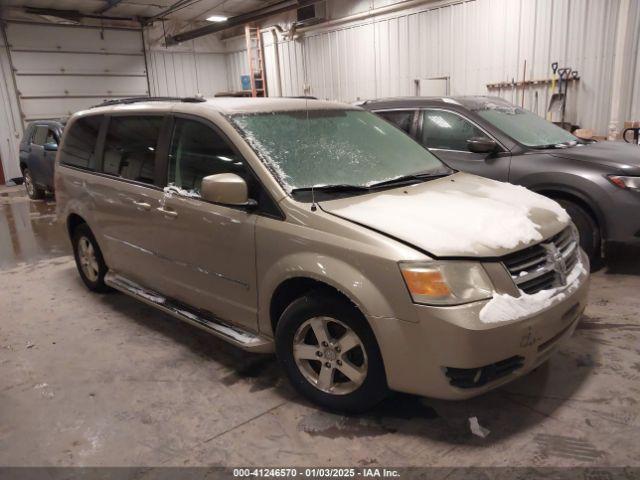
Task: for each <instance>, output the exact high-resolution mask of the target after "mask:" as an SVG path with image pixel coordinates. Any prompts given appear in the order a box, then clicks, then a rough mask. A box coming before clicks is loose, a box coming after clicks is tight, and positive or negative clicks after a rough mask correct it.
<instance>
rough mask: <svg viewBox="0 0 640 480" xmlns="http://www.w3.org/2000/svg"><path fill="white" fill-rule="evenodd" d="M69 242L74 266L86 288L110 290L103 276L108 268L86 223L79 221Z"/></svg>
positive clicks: (101, 290) (99, 290) (100, 290)
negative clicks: (71, 245) (71, 247)
mask: <svg viewBox="0 0 640 480" xmlns="http://www.w3.org/2000/svg"><path fill="white" fill-rule="evenodd" d="M71 243H72V244H73V255H74V257H75V259H76V267H78V272H79V273H80V278H82V281H83V282H84V284H85V285H86V286H87V288H88V289H89V290H91V291H92V292H100V293H104V292H109V291H111V288H110V287H109V286H108V285H107V284H106V283H104V276H105V275H106V274H107V271H108V270H109V269H108V268H107V265H106V264H105V263H104V258H103V257H102V252H101V251H100V247H99V246H98V242H97V241H96V239H95V237H94V236H93V233H92V232H91V229H90V228H89V226H88V225H87V224H86V223H81V224H80V225H78V226H77V227H76V228H75V230H74V231H73V234H72V239H71Z"/></svg>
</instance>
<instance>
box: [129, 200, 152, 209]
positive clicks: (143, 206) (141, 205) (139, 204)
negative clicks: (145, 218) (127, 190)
mask: <svg viewBox="0 0 640 480" xmlns="http://www.w3.org/2000/svg"><path fill="white" fill-rule="evenodd" d="M133 204H134V205H135V206H136V208H137V209H138V210H151V204H150V203H147V202H137V201H135V200H134V201H133Z"/></svg>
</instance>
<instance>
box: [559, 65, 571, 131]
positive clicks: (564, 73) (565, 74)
mask: <svg viewBox="0 0 640 480" xmlns="http://www.w3.org/2000/svg"><path fill="white" fill-rule="evenodd" d="M571 71H572V70H571V67H566V68H559V69H558V75H559V76H560V84H559V86H558V91H559V92H560V94H561V95H562V108H561V114H560V126H561V127H562V128H565V126H564V117H565V113H566V110H567V87H568V85H569V77H571ZM563 85H564V89H563Z"/></svg>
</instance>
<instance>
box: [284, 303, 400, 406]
mask: <svg viewBox="0 0 640 480" xmlns="http://www.w3.org/2000/svg"><path fill="white" fill-rule="evenodd" d="M276 354H277V356H278V360H279V361H280V363H281V365H282V367H283V369H284V370H285V372H286V374H287V376H288V377H289V380H290V381H291V383H292V385H293V386H294V387H295V388H296V390H298V392H300V393H301V394H302V395H303V396H305V397H306V398H308V399H309V400H311V401H312V402H313V403H316V404H318V405H320V406H322V407H324V408H326V409H328V410H331V411H339V412H348V413H358V412H363V411H366V410H368V409H370V408H372V407H373V406H375V405H376V404H378V403H379V402H380V401H381V400H383V399H384V398H385V396H386V395H387V393H388V387H387V380H386V376H385V372H384V365H383V362H382V356H381V354H380V349H379V348H378V343H377V342H376V339H375V336H374V335H373V332H372V331H371V328H370V327H369V325H368V324H367V322H366V320H365V318H364V317H363V316H362V314H361V313H360V311H358V309H357V308H356V307H355V306H354V305H353V304H351V303H350V302H349V301H348V300H346V299H344V298H341V297H339V296H337V295H331V294H327V293H325V292H322V291H314V292H311V293H309V294H307V295H304V296H302V297H300V298H298V299H297V300H295V301H294V302H293V303H291V304H290V305H289V306H288V307H287V308H286V310H285V311H284V312H283V314H282V316H281V317H280V320H279V321H278V324H277V327H276Z"/></svg>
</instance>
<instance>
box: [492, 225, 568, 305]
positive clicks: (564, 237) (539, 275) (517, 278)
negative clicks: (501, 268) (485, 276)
mask: <svg viewBox="0 0 640 480" xmlns="http://www.w3.org/2000/svg"><path fill="white" fill-rule="evenodd" d="M577 261H578V237H577V234H576V233H574V231H573V227H567V228H565V229H564V230H562V231H561V232H560V233H558V234H557V235H554V236H553V237H551V238H550V239H549V240H546V241H544V242H541V243H539V244H537V245H533V246H532V247H528V248H525V249H524V250H520V251H519V252H515V253H511V254H509V255H507V256H505V257H503V259H502V262H503V263H504V265H505V267H507V270H509V273H510V274H511V277H512V278H513V281H514V282H515V283H516V285H517V286H518V288H519V289H520V290H522V291H523V292H525V293H528V294H534V293H536V292H539V291H541V290H547V289H549V288H554V287H559V286H561V285H563V284H564V279H565V276H566V274H567V273H568V272H570V271H571V270H572V269H573V267H574V266H575V265H576V263H577Z"/></svg>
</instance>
